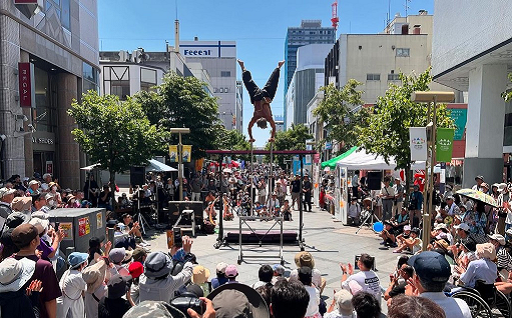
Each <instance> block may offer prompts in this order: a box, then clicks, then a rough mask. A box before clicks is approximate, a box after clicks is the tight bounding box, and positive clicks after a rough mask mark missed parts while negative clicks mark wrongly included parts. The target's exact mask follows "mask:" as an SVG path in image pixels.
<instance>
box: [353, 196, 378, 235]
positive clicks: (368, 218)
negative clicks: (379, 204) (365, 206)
mask: <svg viewBox="0 0 512 318" xmlns="http://www.w3.org/2000/svg"><path fill="white" fill-rule="evenodd" d="M375 219H376V220H377V222H380V219H379V218H378V217H377V216H376V215H375V211H374V209H373V200H372V205H371V208H370V211H369V212H367V215H366V217H365V219H364V220H363V222H361V225H360V226H359V228H358V229H357V231H356V234H357V233H359V231H361V229H362V228H363V226H364V225H365V224H367V225H368V226H371V228H372V230H373V231H374V232H375V230H374V229H373V224H374V223H375ZM368 221H370V222H368ZM375 233H377V232H375Z"/></svg>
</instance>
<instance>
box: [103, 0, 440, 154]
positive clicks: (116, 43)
mask: <svg viewBox="0 0 512 318" xmlns="http://www.w3.org/2000/svg"><path fill="white" fill-rule="evenodd" d="M176 2H177V3H176ZM332 2H333V0H253V1H246V0H194V1H191V0H165V1H164V0H145V1H140V0H139V1H134V0H101V1H98V12H99V13H98V16H99V36H100V50H103V51H113V50H128V51H132V50H134V49H136V48H138V47H143V48H144V49H145V50H146V51H164V50H165V41H166V40H167V41H169V43H170V44H171V45H173V43H174V20H175V19H176V4H177V8H178V18H179V20H180V24H181V28H180V29H181V30H180V38H181V40H183V41H190V40H193V39H194V37H195V36H197V37H199V40H204V41H207V40H224V41H237V55H238V58H240V59H242V60H244V61H245V63H246V67H247V69H249V70H250V71H251V72H252V74H253V78H254V79H255V81H256V82H257V83H259V84H261V85H263V84H264V83H265V81H266V80H267V78H268V76H269V75H270V73H271V72H272V70H273V69H274V68H275V67H276V63H277V61H280V60H282V59H284V41H285V37H286V30H287V28H288V27H292V26H300V22H301V20H322V25H323V26H330V25H331V22H330V19H331V4H332ZM388 2H389V0H357V1H354V0H339V4H338V15H339V18H340V23H339V26H338V35H339V34H342V33H356V34H365V33H379V32H381V31H382V30H383V29H384V26H385V20H386V16H387V13H388V6H389V3H388ZM405 3H406V0H391V16H392V17H393V16H394V15H395V14H396V13H397V12H400V14H401V15H402V16H404V15H405ZM407 3H408V7H409V9H408V10H409V14H416V13H417V12H418V10H420V9H425V10H428V11H429V13H433V11H434V10H433V6H434V5H433V0H409V1H407ZM283 74H284V72H281V82H280V85H279V90H278V92H277V94H276V97H275V98H274V101H273V103H272V109H273V113H274V114H282V112H283V102H284V96H283V90H282V88H283V87H284V85H283V82H282V81H283ZM238 76H239V77H240V73H239V74H238ZM252 111H253V107H252V105H251V103H250V101H249V96H248V95H247V93H245V95H244V132H245V131H246V129H247V128H246V127H247V123H248V122H249V120H250V117H251V116H252ZM245 134H246V135H247V133H245ZM254 136H255V139H256V143H255V145H256V146H263V145H264V144H265V142H266V140H267V139H268V136H269V131H268V130H265V131H263V130H261V129H259V128H257V127H255V128H254Z"/></svg>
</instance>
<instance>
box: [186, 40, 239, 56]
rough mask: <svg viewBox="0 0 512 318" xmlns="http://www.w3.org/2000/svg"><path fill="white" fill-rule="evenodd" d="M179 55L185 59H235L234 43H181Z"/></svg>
mask: <svg viewBox="0 0 512 318" xmlns="http://www.w3.org/2000/svg"><path fill="white" fill-rule="evenodd" d="M180 53H181V55H183V56H185V57H200V58H202V57H236V42H235V41H181V42H180Z"/></svg>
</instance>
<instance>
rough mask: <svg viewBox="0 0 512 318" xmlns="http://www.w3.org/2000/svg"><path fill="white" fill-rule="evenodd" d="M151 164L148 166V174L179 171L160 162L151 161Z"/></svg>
mask: <svg viewBox="0 0 512 318" xmlns="http://www.w3.org/2000/svg"><path fill="white" fill-rule="evenodd" d="M148 162H149V164H148V165H147V166H146V172H165V171H178V169H176V168H173V167H171V166H168V165H166V164H165V163H161V162H160V161H158V160H155V159H150V160H148Z"/></svg>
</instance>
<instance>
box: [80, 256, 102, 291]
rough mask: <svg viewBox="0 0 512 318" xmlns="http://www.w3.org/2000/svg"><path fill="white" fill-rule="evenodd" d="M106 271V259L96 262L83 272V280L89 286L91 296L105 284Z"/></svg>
mask: <svg viewBox="0 0 512 318" xmlns="http://www.w3.org/2000/svg"><path fill="white" fill-rule="evenodd" d="M106 269H107V264H106V263H105V260H104V259H101V260H100V261H99V262H96V264H94V265H91V266H89V267H86V268H85V269H84V270H83V271H82V278H83V279H84V281H85V283H86V284H87V292H88V293H89V294H92V293H94V292H95V291H96V289H98V287H100V286H101V284H103V280H104V279H105V270H106Z"/></svg>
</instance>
